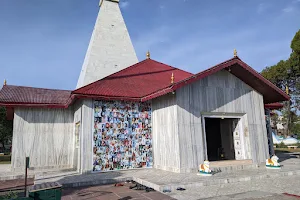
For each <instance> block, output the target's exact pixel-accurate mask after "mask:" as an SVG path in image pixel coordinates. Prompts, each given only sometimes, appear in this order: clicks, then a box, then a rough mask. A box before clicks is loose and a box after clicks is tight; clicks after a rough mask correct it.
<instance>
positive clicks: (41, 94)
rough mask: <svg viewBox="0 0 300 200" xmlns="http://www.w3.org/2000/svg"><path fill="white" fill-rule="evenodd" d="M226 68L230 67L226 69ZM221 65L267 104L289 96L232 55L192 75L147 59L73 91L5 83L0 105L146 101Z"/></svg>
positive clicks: (58, 105)
mask: <svg viewBox="0 0 300 200" xmlns="http://www.w3.org/2000/svg"><path fill="white" fill-rule="evenodd" d="M229 68H230V70H228V69H229ZM223 69H225V70H228V72H230V73H231V74H233V75H234V76H236V77H237V78H239V79H240V80H242V81H243V82H245V83H246V84H248V85H249V86H250V87H252V88H253V89H254V90H257V91H258V92H259V93H260V94H262V95H263V97H264V102H265V103H267V104H268V103H274V102H279V101H286V100H289V99H290V97H289V96H288V95H287V94H286V93H284V92H283V91H282V90H281V89H279V88H278V87H276V86H275V85H274V84H272V83H271V82H270V81H268V80H267V79H265V78H264V77H263V76H261V75H260V74H259V73H258V72H256V71H255V70H254V69H252V68H251V67H250V66H248V65H247V64H246V63H244V62H243V61H241V60H240V59H239V58H238V57H234V58H231V59H229V60H227V61H225V62H222V63H220V64H218V65H216V66H214V67H211V68H209V69H207V70H204V71H202V72H200V73H198V74H195V75H193V74H191V73H189V72H185V71H183V70H180V69H177V68H174V67H171V66H169V65H165V64H163V63H160V62H157V61H154V60H151V59H147V60H144V61H142V62H140V63H137V64H135V65H133V66H131V67H128V68H126V69H123V70H121V71H119V72H117V73H114V74H112V75H110V76H108V77H105V78H103V79H101V80H99V81H96V82H94V83H91V84H89V85H86V86H84V87H82V88H79V89H77V90H75V91H73V92H72V91H67V90H51V89H44V88H30V87H22V86H9V85H6V86H4V87H3V88H2V89H1V91H0V105H4V106H8V107H16V106H18V107H20V106H24V107H48V108H68V106H69V105H71V104H72V103H73V102H74V101H75V98H93V99H99V100H100V99H102V100H124V101H148V100H151V99H154V98H157V97H159V96H162V95H165V94H167V93H170V92H173V91H175V90H177V89H179V88H181V87H183V86H185V85H187V84H191V83H193V82H195V81H197V80H200V79H202V78H205V77H207V76H210V75H212V74H214V73H216V72H218V71H220V70H223ZM172 73H174V77H175V83H174V84H171V74H172Z"/></svg>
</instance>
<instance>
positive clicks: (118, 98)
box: [74, 94, 141, 101]
mask: <svg viewBox="0 0 300 200" xmlns="http://www.w3.org/2000/svg"><path fill="white" fill-rule="evenodd" d="M74 95H75V96H76V98H78V99H82V98H93V99H99V100H121V101H141V98H139V97H122V96H101V95H84V94H74Z"/></svg>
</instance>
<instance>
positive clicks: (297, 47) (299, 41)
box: [291, 30, 300, 56]
mask: <svg viewBox="0 0 300 200" xmlns="http://www.w3.org/2000/svg"><path fill="white" fill-rule="evenodd" d="M291 49H292V50H293V52H295V53H296V54H297V55H298V56H300V30H299V31H298V32H297V33H296V35H295V36H294V38H293V40H292V42H291Z"/></svg>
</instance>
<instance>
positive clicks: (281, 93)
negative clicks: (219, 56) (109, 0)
mask: <svg viewBox="0 0 300 200" xmlns="http://www.w3.org/2000/svg"><path fill="white" fill-rule="evenodd" d="M236 64H237V65H238V66H236V67H235V68H234V66H235V65H236ZM238 67H242V69H244V70H246V71H248V72H250V75H253V76H254V77H256V78H257V79H258V80H259V81H261V82H262V84H261V85H260V87H261V88H262V87H264V85H263V84H265V86H267V88H263V89H261V88H259V87H257V85H258V84H257V83H256V86H255V85H253V86H252V85H251V82H249V81H246V79H248V78H249V77H248V76H249V74H245V73H244V72H243V75H244V76H241V75H240V73H241V72H237V71H238V70H236V72H235V71H234V69H237V68H238ZM226 68H231V69H232V70H231V72H230V73H231V74H233V75H235V76H237V78H239V79H241V80H242V81H244V82H245V83H246V84H248V85H249V86H251V87H252V88H253V89H255V90H257V91H259V90H263V91H266V90H269V91H268V94H269V95H268V94H266V93H265V94H264V93H263V92H260V93H261V94H262V95H263V96H264V101H265V102H266V103H273V102H278V101H287V100H289V99H290V96H289V95H287V94H286V93H285V92H284V91H282V90H281V89H279V88H278V87H277V86H275V85H274V84H273V83H271V82H270V81H269V80H267V79H266V78H264V77H263V76H262V75H260V74H259V73H258V72H256V71H255V70H254V69H252V68H251V67H250V66H249V65H247V64H246V63H244V62H243V61H241V60H240V58H238V57H234V58H232V59H229V60H227V61H225V62H222V63H220V64H218V65H216V66H214V67H212V68H209V69H207V70H204V71H202V72H200V73H198V74H195V75H192V76H191V77H189V78H186V79H184V80H181V81H178V82H177V83H174V84H173V86H171V87H166V88H163V89H161V90H159V91H157V92H155V93H153V94H151V95H148V96H151V97H153V98H155V97H157V95H158V96H159V94H160V93H161V92H163V91H164V90H166V89H167V88H169V89H168V91H175V90H177V89H179V88H181V87H183V86H184V85H187V84H191V83H193V82H195V81H197V80H200V79H203V78H205V77H207V76H210V75H212V74H214V73H216V72H218V71H220V70H222V69H226ZM251 81H252V82H254V80H251ZM271 90H273V93H272V91H271ZM274 94H277V95H278V97H276V100H275V99H274V100H272V99H271V98H270V97H272V95H274ZM151 97H150V98H147V99H148V100H150V99H151ZM272 101H273V102H272Z"/></svg>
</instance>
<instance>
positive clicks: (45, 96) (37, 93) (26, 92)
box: [0, 85, 71, 107]
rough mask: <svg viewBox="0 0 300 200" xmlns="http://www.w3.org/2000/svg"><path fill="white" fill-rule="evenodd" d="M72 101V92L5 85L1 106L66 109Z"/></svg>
mask: <svg viewBox="0 0 300 200" xmlns="http://www.w3.org/2000/svg"><path fill="white" fill-rule="evenodd" d="M70 101H71V91H69V90H53V89H44V88H32V87H23V86H13V85H4V86H3V88H2V89H1V91H0V105H5V106H16V105H19V106H20V105H22V106H40V105H44V106H50V107H65V106H67V105H68V104H69V102H70Z"/></svg>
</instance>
